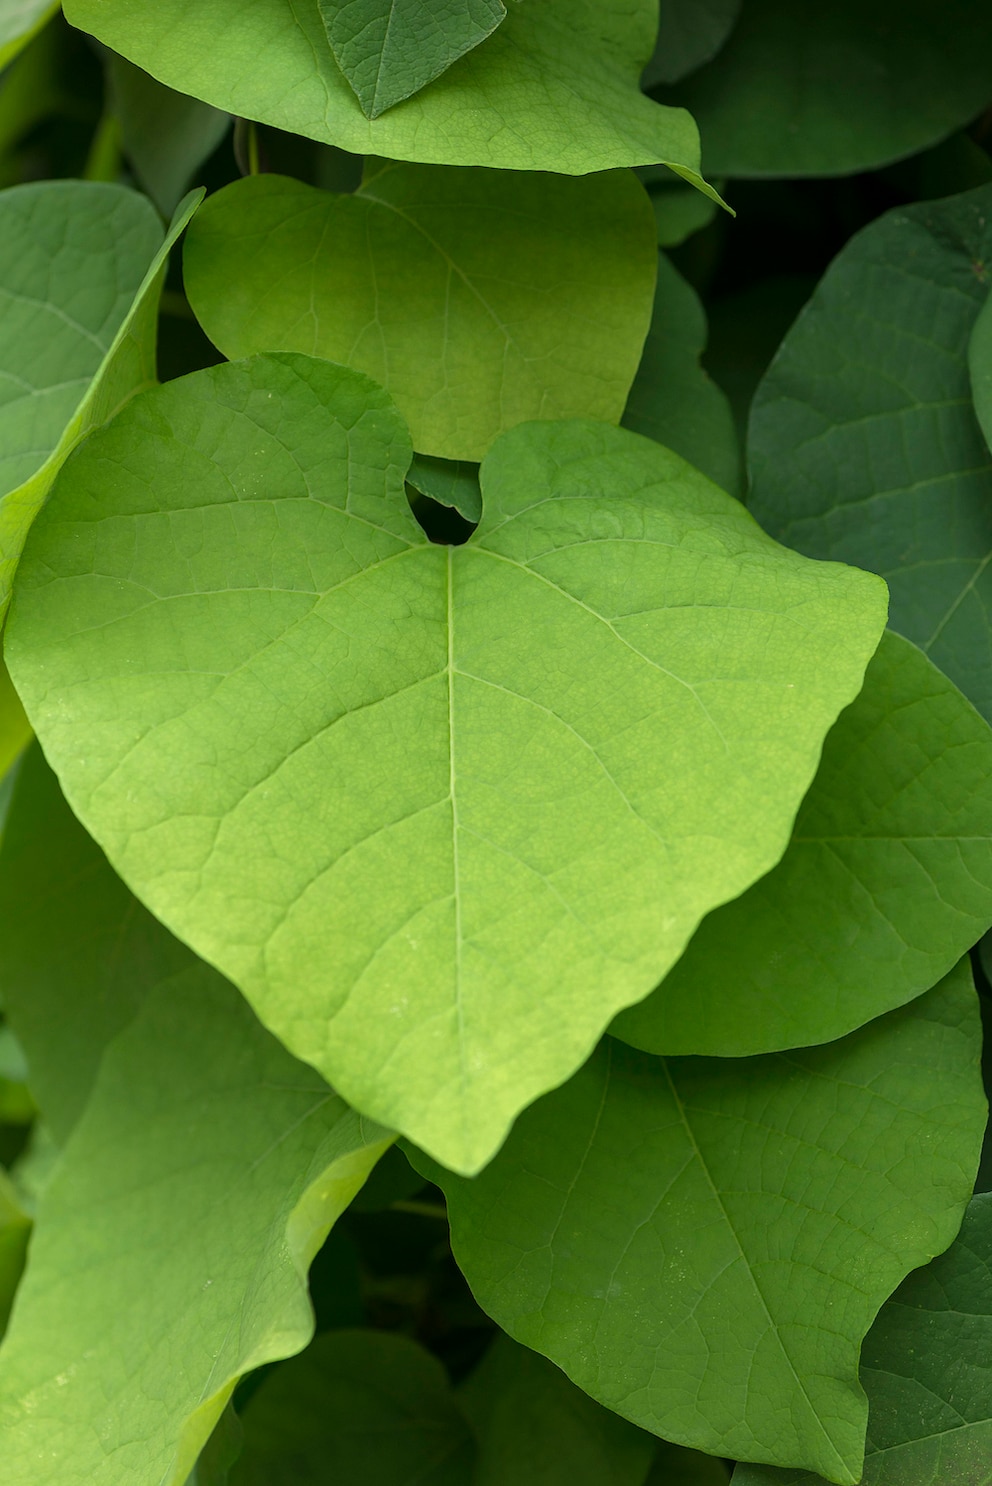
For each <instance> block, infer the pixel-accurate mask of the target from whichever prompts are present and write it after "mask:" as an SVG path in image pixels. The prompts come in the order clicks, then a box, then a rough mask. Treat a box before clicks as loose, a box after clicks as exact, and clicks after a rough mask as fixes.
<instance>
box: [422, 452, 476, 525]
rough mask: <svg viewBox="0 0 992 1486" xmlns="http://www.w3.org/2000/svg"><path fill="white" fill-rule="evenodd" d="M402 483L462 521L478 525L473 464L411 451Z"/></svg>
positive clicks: (474, 466) (474, 467)
mask: <svg viewBox="0 0 992 1486" xmlns="http://www.w3.org/2000/svg"><path fill="white" fill-rule="evenodd" d="M406 483H407V484H408V485H412V486H413V488H414V490H419V491H420V494H421V495H426V496H429V497H430V499H431V500H433V501H437V502H438V503H439V505H442V506H450V507H451V509H452V510H455V511H457V512H458V514H459V516H464V517H465V520H466V521H471V522H473V523H475V524H476V525H478V523H479V521H480V520H481V519H482V488H481V486H480V485H479V466H478V465H477V464H469V463H466V462H465V461H460V460H452V459H435V458H433V457H432V456H431V455H429V454H415V455H414V456H413V462H412V463H411V465H410V468H409V469H408V470H407V476H406Z"/></svg>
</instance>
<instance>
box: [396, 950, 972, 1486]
mask: <svg viewBox="0 0 992 1486" xmlns="http://www.w3.org/2000/svg"><path fill="white" fill-rule="evenodd" d="M980 1051H981V1024H980V1018H979V1013H978V1004H977V997H976V996H975V993H974V988H973V986H972V984H971V975H970V972H969V969H968V964H967V961H964V962H963V963H962V965H961V966H960V967H959V968H958V969H957V970H955V971H954V972H953V973H952V974H951V975H950V976H948V977H947V979H946V980H945V981H944V982H943V983H942V984H941V986H939V987H938V988H937V989H936V990H934V991H931V992H930V993H929V995H927V996H925V997H923V998H922V999H921V1000H918V1001H916V1002H914V1003H913V1004H912V1005H911V1006H909V1007H906V1008H904V1009H902V1010H899V1011H895V1012H890V1013H889V1015H888V1016H887V1017H885V1018H883V1019H881V1020H880V1021H877V1022H874V1023H872V1024H871V1025H870V1026H869V1027H866V1028H864V1029H862V1030H861V1031H859V1032H855V1033H853V1034H852V1035H851V1036H850V1037H847V1038H845V1039H844V1040H843V1041H842V1042H838V1043H833V1044H830V1045H828V1046H827V1047H823V1048H813V1049H803V1050H802V1051H800V1052H796V1053H790V1054H788V1055H787V1056H786V1055H782V1054H774V1055H771V1056H768V1057H764V1058H748V1059H742V1060H741V1061H739V1062H733V1061H728V1060H726V1059H709V1058H686V1059H668V1060H665V1059H658V1058H651V1057H648V1056H647V1055H646V1054H644V1053H639V1052H635V1051H634V1050H633V1049H631V1048H627V1047H625V1046H624V1045H623V1044H622V1043H619V1042H614V1041H612V1040H609V1039H608V1040H607V1041H606V1042H604V1043H603V1044H602V1045H601V1047H600V1048H599V1050H598V1051H597V1052H596V1053H595V1055H594V1056H593V1058H592V1059H591V1060H590V1062H589V1063H587V1064H586V1066H585V1067H584V1068H583V1069H582V1071H581V1072H580V1073H578V1074H576V1075H575V1077H574V1078H572V1079H571V1080H570V1081H569V1082H568V1083H567V1084H565V1085H564V1086H563V1087H562V1088H560V1089H557V1090H556V1091H555V1092H554V1093H553V1094H549V1095H547V1096H546V1097H545V1098H544V1099H542V1100H541V1101H540V1102H539V1103H537V1104H535V1105H534V1106H533V1107H532V1108H531V1109H528V1110H526V1111H525V1112H524V1113H523V1114H522V1115H521V1116H520V1119H519V1120H518V1121H517V1124H516V1125H515V1127H514V1129H513V1131H512V1132H511V1134H510V1137H509V1139H508V1140H507V1143H506V1145H505V1146H504V1148H503V1149H502V1150H501V1151H500V1153H499V1154H498V1155H497V1156H496V1158H495V1159H494V1160H493V1162H492V1163H491V1165H489V1166H488V1167H487V1168H486V1170H485V1171H483V1172H482V1173H481V1174H480V1175H479V1176H477V1177H476V1178H475V1179H474V1180H472V1181H468V1180H465V1179H464V1178H460V1177H456V1176H454V1175H453V1174H452V1173H450V1172H445V1171H443V1170H441V1169H440V1168H439V1167H437V1166H436V1165H434V1164H433V1163H430V1162H426V1161H424V1160H423V1158H417V1164H418V1165H420V1167H421V1169H422V1170H423V1172H424V1175H425V1176H429V1177H430V1178H431V1180H433V1181H436V1182H438V1183H439V1185H441V1186H442V1187H443V1188H444V1191H445V1193H446V1195H447V1198H448V1212H449V1217H450V1221H451V1237H452V1248H453V1251H454V1254H455V1257H456V1259H457V1261H458V1264H459V1266H460V1268H461V1269H462V1271H463V1272H464V1274H465V1277H466V1279H467V1280H468V1282H469V1284H470V1285H471V1287H472V1291H473V1293H474V1295H475V1297H476V1299H477V1300H478V1301H479V1304H480V1305H481V1306H482V1307H483V1308H484V1309H485V1310H486V1311H488V1313H489V1314H490V1315H491V1316H492V1317H493V1319H494V1320H496V1321H497V1322H498V1323H499V1325H500V1326H502V1327H503V1329H504V1330H506V1331H508V1332H509V1333H510V1335H511V1336H513V1337H515V1338H516V1339H517V1340H518V1341H520V1342H523V1343H524V1344H526V1345H527V1346H530V1347H533V1348H534V1349H535V1350H537V1351H539V1352H542V1353H544V1354H545V1355H546V1356H548V1357H550V1358H551V1359H552V1360H553V1361H554V1362H556V1363H557V1364H558V1365H559V1366H560V1367H562V1368H564V1370H565V1371H566V1372H567V1373H568V1375H569V1377H571V1378H572V1380H573V1381H574V1382H576V1383H577V1384H578V1385H579V1386H580V1387H581V1388H584V1389H586V1390H587V1391H588V1392H589V1393H591V1394H592V1396H593V1397H594V1398H598V1399H599V1400H600V1401H601V1402H602V1403H604V1404H606V1405H607V1406H608V1407H610V1408H613V1409H616V1410H617V1412H618V1413H622V1414H624V1415H626V1417H627V1418H629V1419H631V1420H633V1422H634V1423H636V1424H640V1425H641V1426H642V1427H644V1428H646V1429H650V1430H653V1431H655V1432H657V1433H658V1434H660V1435H662V1436H664V1437H666V1438H668V1439H671V1440H674V1441H676V1442H678V1443H681V1444H686V1445H690V1446H694V1447H697V1448H700V1449H703V1450H708V1451H711V1452H713V1453H719V1454H726V1455H729V1456H733V1457H736V1458H737V1459H745V1460H748V1459H749V1460H757V1461H764V1462H768V1463H772V1464H780V1465H784V1466H799V1465H801V1466H804V1467H806V1468H812V1469H816V1470H820V1471H821V1472H822V1474H823V1475H825V1476H826V1477H827V1479H828V1480H830V1481H834V1482H841V1483H852V1482H855V1481H857V1480H858V1478H859V1475H860V1470H861V1453H862V1445H863V1441H864V1430H865V1418H866V1412H867V1411H866V1406H865V1400H864V1395H863V1393H862V1391H861V1388H860V1386H859V1384H858V1354H859V1350H860V1346H861V1341H862V1338H863V1337H864V1334H865V1332H866V1331H867V1329H868V1327H869V1325H870V1323H871V1321H872V1319H873V1318H874V1315H875V1313H876V1311H877V1310H878V1308H879V1306H880V1305H881V1303H882V1301H883V1300H884V1299H885V1297H886V1296H887V1295H889V1294H890V1292H891V1291H892V1289H893V1288H894V1286H895V1285H896V1284H897V1283H898V1282H899V1281H900V1280H901V1279H902V1278H903V1277H904V1275H905V1274H906V1273H907V1272H908V1271H909V1270H910V1269H912V1268H913V1267H914V1266H915V1265H917V1264H920V1263H923V1262H925V1261H926V1260H927V1259H929V1258H931V1257H932V1256H933V1255H934V1254H935V1253H939V1252H941V1251H942V1250H943V1249H944V1248H946V1247H947V1245H948V1244H949V1243H950V1242H951V1240H952V1239H953V1237H954V1235H955V1233H956V1231H957V1228H958V1224H959V1223H960V1221H961V1215H962V1213H963V1211H964V1208H965V1205H966V1203H967V1201H968V1197H969V1195H970V1193H971V1187H972V1182H973V1180H974V1174H975V1169H976V1167H977V1164H978V1156H979V1151H980V1149H981V1141H982V1133H983V1130H984V1126H985V1116H986V1103H985V1098H984V1095H983V1093H982V1087H981V1078H980V1073H979V1054H980Z"/></svg>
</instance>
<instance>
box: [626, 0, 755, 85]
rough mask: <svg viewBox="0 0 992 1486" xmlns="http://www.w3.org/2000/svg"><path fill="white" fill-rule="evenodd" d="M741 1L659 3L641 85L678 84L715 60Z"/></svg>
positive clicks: (732, 27)
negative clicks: (658, 18)
mask: <svg viewBox="0 0 992 1486" xmlns="http://www.w3.org/2000/svg"><path fill="white" fill-rule="evenodd" d="M740 9H741V0H661V24H660V26H659V28H658V40H657V41H656V43H655V48H654V56H653V57H652V58H651V60H650V62H649V63H648V65H647V66H646V67H645V69H644V75H643V76H642V78H641V83H642V85H643V86H644V87H645V88H653V87H655V86H656V84H658V83H677V82H678V81H679V79H680V78H683V77H685V76H686V75H687V74H688V73H690V72H695V70H696V68H697V67H702V65H703V63H704V62H708V61H709V60H710V58H711V57H715V56H716V54H717V52H718V51H719V50H720V48H721V47H722V46H723V45H724V43H725V42H726V40H727V37H728V36H729V35H730V33H731V31H732V30H733V29H734V26H735V25H736V23H737V17H738V15H739V14H740Z"/></svg>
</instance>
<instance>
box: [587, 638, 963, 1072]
mask: <svg viewBox="0 0 992 1486" xmlns="http://www.w3.org/2000/svg"><path fill="white" fill-rule="evenodd" d="M990 922H992V729H990V728H989V726H988V724H987V723H986V722H984V721H983V719H982V718H981V717H979V715H978V713H977V712H976V711H975V710H974V708H973V707H972V706H971V704H970V703H969V702H967V701H966V700H965V698H964V697H963V696H962V695H961V693H960V692H959V691H958V690H957V689H956V687H954V686H953V685H952V684H951V682H949V681H948V680H947V679H946V677H945V676H943V675H942V674H941V672H940V671H938V670H937V669H936V667H935V666H933V665H932V664H931V663H930V661H928V660H927V659H926V657H925V656H923V655H921V653H920V652H919V650H917V649H916V647H915V646H914V645H911V644H910V643H909V641H908V640H903V639H900V638H899V637H898V636H897V635H893V634H887V635H886V636H885V637H884V638H883V640H882V643H881V645H880V646H879V649H878V651H877V652H876V654H875V656H874V657H873V659H872V661H871V663H870V665H869V667H868V672H867V674H866V676H865V685H864V690H863V691H862V693H861V695H860V696H859V697H858V698H857V700H856V701H854V702H852V704H851V706H850V707H849V708H848V709H847V711H846V712H844V713H843V714H842V715H841V717H840V719H839V720H838V721H837V722H836V723H835V725H834V727H833V729H832V730H831V732H830V734H829V736H828V737H827V741H826V744H825V747H824V750H823V760H822V762H821V764H820V769H819V772H818V773H817V776H816V779H815V780H814V781H813V786H812V788H811V790H810V792H809V794H808V795H807V796H806V799H805V800H804V801H803V805H802V808H801V809H800V811H799V815H798V817H797V818H796V824H795V828H794V830H793V836H792V841H791V842H790V844H789V849H788V851H787V852H786V854H785V856H784V857H783V858H782V861H781V862H780V863H779V865H778V866H777V867H776V868H775V869H774V870H773V871H772V872H770V873H769V874H768V876H767V877H763V878H761V880H760V881H759V882H756V883H755V885H754V886H753V887H752V888H750V889H749V890H748V892H746V893H745V894H744V895H743V896H742V897H740V898H737V899H736V900H735V901H734V902H733V903H727V904H725V905H724V907H722V908H718V909H717V910H716V912H715V913H712V914H711V915H710V916H709V918H707V919H704V921H703V923H702V924H701V926H700V928H699V929H698V930H697V932H696V935H695V937H694V938H693V939H692V940H691V941H690V944H689V948H688V949H687V950H686V952H685V954H684V955H683V957H682V959H681V960H680V961H679V963H678V964H677V965H676V966H675V968H674V970H672V971H671V973H670V974H669V975H668V976H667V977H666V978H665V980H664V981H663V982H662V983H661V985H660V986H659V987H658V989H657V990H656V991H655V992H654V993H653V995H651V996H649V997H648V998H647V1000H646V1001H642V1002H640V1004H639V1005H637V1006H632V1007H630V1009H629V1010H627V1011H623V1012H621V1013H620V1016H619V1017H618V1018H617V1020H616V1021H615V1022H614V1024H613V1027H612V1028H611V1030H612V1031H614V1032H615V1033H616V1034H617V1035H618V1036H620V1037H623V1038H624V1040H625V1041H628V1042H631V1043H633V1045H634V1046H635V1047H641V1048H644V1049H645V1050H646V1051H648V1052H657V1053H711V1054H714V1055H717V1056H728V1055H729V1056H731V1057H739V1056H742V1055H744V1054H746V1053H761V1052H773V1051H775V1050H776V1049H778V1048H788V1047H801V1046H803V1045H805V1044H807V1043H813V1042H829V1041H831V1040H832V1039H833V1038H835V1037H842V1036H843V1035H844V1034H845V1033H846V1032H850V1031H852V1030H853V1028H855V1027H860V1026H861V1025H862V1023H864V1022H867V1021H868V1020H869V1019H870V1018H872V1017H875V1016H878V1015H880V1014H881V1013H882V1012H885V1011H890V1010H892V1009H893V1007H896V1006H902V1005H903V1004H904V1003H905V1002H907V1001H909V1000H911V999H912V998H913V996H918V995H919V994H920V993H921V992H922V991H925V990H928V989H929V987H930V986H932V985H934V984H935V982H936V981H938V980H939V979H940V977H941V976H942V975H945V974H946V973H947V972H948V970H950V969H951V967H952V966H953V965H954V964H956V962H957V961H958V960H959V959H960V958H961V956H962V955H963V954H966V953H967V951H968V950H969V949H970V947H971V946H972V945H973V944H974V943H975V941H976V940H977V939H979V938H981V935H982V934H983V933H984V931H985V929H986V928H987V927H988V925H989V923H990Z"/></svg>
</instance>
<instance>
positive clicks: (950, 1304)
mask: <svg viewBox="0 0 992 1486" xmlns="http://www.w3.org/2000/svg"><path fill="white" fill-rule="evenodd" d="M990 1357H992V1194H988V1193H985V1194H983V1195H982V1196H980V1197H975V1198H974V1200H973V1201H972V1203H971V1205H970V1207H969V1208H968V1211H967V1213H966V1215H965V1219H964V1223H963V1224H962V1227H961V1232H960V1234H959V1235H958V1237H957V1239H956V1241H955V1242H954V1243H953V1244H952V1246H951V1247H950V1248H949V1249H948V1251H947V1253H946V1254H942V1255H941V1256H940V1258H939V1259H935V1260H934V1261H933V1263H932V1264H930V1265H928V1266H927V1267H926V1269H921V1270H918V1271H917V1272H916V1274H912V1275H910V1276H909V1278H908V1279H906V1280H905V1281H904V1282H903V1284H902V1285H901V1287H900V1288H899V1289H898V1290H897V1291H896V1293H895V1295H893V1297H892V1299H891V1300H889V1301H888V1302H887V1303H886V1304H885V1305H884V1306H883V1307H882V1310H881V1313H880V1314H879V1317H878V1320H877V1321H876V1322H875V1324H874V1326H873V1327H872V1329H871V1331H870V1332H869V1333H868V1337H867V1340H866V1341H865V1346H864V1352H863V1355H862V1365H861V1376H862V1379H863V1382H864V1386H865V1391H866V1392H867V1394H868V1399H869V1404H870V1414H869V1419H868V1444H867V1447H866V1450H865V1473H864V1475H863V1476H862V1478H861V1480H862V1486H989V1483H990V1482H992V1407H990V1391H992V1390H990V1381H992V1379H990V1376H989V1375H990V1372H992V1366H990V1361H989V1359H990ZM820 1479H821V1478H820V1477H819V1476H812V1475H809V1474H808V1473H807V1472H805V1471H783V1470H770V1469H762V1468H760V1467H755V1466H740V1467H739V1468H738V1469H737V1471H736V1472H735V1473H734V1486H816V1483H817V1482H818V1481H819V1480H820Z"/></svg>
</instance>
